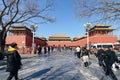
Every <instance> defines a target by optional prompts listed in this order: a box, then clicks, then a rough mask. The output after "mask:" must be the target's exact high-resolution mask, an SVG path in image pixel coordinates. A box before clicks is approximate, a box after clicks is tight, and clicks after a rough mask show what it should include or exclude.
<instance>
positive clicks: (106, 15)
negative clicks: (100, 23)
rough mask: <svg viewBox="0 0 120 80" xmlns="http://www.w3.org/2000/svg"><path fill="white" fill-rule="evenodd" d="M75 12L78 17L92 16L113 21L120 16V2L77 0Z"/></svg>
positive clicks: (110, 0)
mask: <svg viewBox="0 0 120 80" xmlns="http://www.w3.org/2000/svg"><path fill="white" fill-rule="evenodd" d="M74 10H75V14H76V16H77V17H78V18H85V19H86V18H92V17H93V16H96V18H94V19H96V20H97V19H99V20H104V21H111V20H116V21H117V20H118V19H119V18H120V2H119V1H117V0H116V1H114V0H75V3H74Z"/></svg>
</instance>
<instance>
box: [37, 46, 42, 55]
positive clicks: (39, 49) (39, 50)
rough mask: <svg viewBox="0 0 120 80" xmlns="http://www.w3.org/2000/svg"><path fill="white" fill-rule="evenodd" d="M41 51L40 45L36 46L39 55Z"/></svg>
mask: <svg viewBox="0 0 120 80" xmlns="http://www.w3.org/2000/svg"><path fill="white" fill-rule="evenodd" d="M41 52H42V47H41V46H38V54H39V55H40V54H41Z"/></svg>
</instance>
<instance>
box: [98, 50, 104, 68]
mask: <svg viewBox="0 0 120 80" xmlns="http://www.w3.org/2000/svg"><path fill="white" fill-rule="evenodd" d="M104 55H105V51H104V50H103V49H102V48H98V51H97V58H98V64H99V66H103V63H102V61H103V59H104Z"/></svg>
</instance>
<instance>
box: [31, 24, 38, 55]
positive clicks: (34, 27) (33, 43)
mask: <svg viewBox="0 0 120 80" xmlns="http://www.w3.org/2000/svg"><path fill="white" fill-rule="evenodd" d="M30 28H31V30H32V33H33V37H32V54H34V52H35V50H34V47H35V42H34V37H35V32H36V29H37V26H36V25H31V26H30Z"/></svg>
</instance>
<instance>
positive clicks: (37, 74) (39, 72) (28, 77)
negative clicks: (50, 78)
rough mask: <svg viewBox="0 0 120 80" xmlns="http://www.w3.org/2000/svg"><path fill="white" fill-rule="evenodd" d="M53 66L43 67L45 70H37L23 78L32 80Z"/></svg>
mask: <svg viewBox="0 0 120 80" xmlns="http://www.w3.org/2000/svg"><path fill="white" fill-rule="evenodd" d="M51 68H52V67H50V68H46V69H43V70H40V71H38V72H36V73H33V74H31V75H29V76H27V77H25V78H23V79H25V80H30V79H32V78H37V77H40V76H41V75H43V74H45V73H47V72H48V71H50V70H51Z"/></svg>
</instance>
